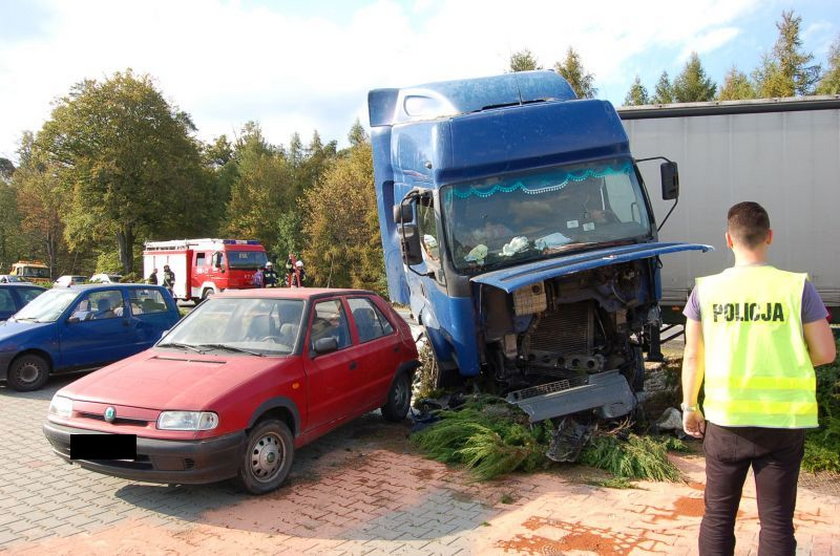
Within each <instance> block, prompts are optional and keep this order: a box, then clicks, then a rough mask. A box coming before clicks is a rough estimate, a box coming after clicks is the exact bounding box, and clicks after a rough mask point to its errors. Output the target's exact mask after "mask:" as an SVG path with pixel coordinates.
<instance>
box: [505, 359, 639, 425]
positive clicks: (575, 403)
mask: <svg viewBox="0 0 840 556" xmlns="http://www.w3.org/2000/svg"><path fill="white" fill-rule="evenodd" d="M506 400H507V401H508V403H511V404H514V405H517V406H519V408H520V409H522V411H524V412H525V413H527V414H528V416H529V417H530V421H531V422H532V423H535V422H537V421H542V420H545V419H550V418H552V417H560V416H563V415H570V414H572V413H577V412H578V411H586V410H587V409H597V411H598V415H599V417H601V418H602V419H614V418H616V417H621V416H622V415H627V414H628V413H630V412H631V411H633V409H634V408H635V407H636V396H635V395H634V394H633V391H632V390H631V389H630V385H629V384H628V383H627V379H625V378H624V376H623V375H622V374H621V373H619V371H606V372H603V373H598V374H593V375H589V377H588V380H587V381H586V383H585V384H582V385H577V386H576V385H572V384H571V383H570V382H569V381H567V380H561V381H558V382H550V383H548V384H542V385H540V386H534V387H531V388H526V389H524V390H517V391H515V392H511V393H510V394H508V395H507V398H506Z"/></svg>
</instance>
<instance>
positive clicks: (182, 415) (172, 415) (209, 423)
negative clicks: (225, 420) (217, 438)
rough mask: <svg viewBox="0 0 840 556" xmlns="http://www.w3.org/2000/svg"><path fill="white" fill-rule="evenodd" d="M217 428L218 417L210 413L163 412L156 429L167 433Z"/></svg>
mask: <svg viewBox="0 0 840 556" xmlns="http://www.w3.org/2000/svg"><path fill="white" fill-rule="evenodd" d="M218 426H219V416H218V415H216V414H215V413H213V412H212V411H164V412H162V413H161V414H160V415H159V416H158V420H157V428H159V429H162V430H169V431H209V430H212V429H215V428H216V427H218Z"/></svg>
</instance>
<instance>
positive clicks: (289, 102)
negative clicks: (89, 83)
mask: <svg viewBox="0 0 840 556" xmlns="http://www.w3.org/2000/svg"><path fill="white" fill-rule="evenodd" d="M785 10H793V11H794V12H795V13H796V14H797V15H799V16H801V17H802V24H801V35H800V37H801V38H802V41H803V48H804V50H805V51H806V52H811V53H813V54H814V56H815V62H818V63H821V64H822V65H823V67H826V60H827V56H828V52H829V47H830V45H831V44H832V42H833V41H835V40H837V39H838V37H840V2H838V1H837V0H831V1H829V0H799V1H791V0H787V1H782V0H688V1H686V0H681V1H676V2H675V1H673V0H667V1H665V0H663V1H658V0H650V1H648V0H637V1H635V2H626V1H606V0H601V1H597V0H596V1H584V2H568V1H565V0H545V1H543V0H518V1H516V2H511V1H509V0H508V1H504V2H502V1H498V0H317V1H313V0H306V1H304V0H239V1H222V0H73V1H70V0H0V157H3V158H8V159H10V160H12V161H13V162H16V161H17V160H18V156H17V152H16V151H17V149H18V147H19V145H20V139H21V136H22V134H23V132H24V131H32V132H33V133H37V132H38V130H40V129H41V126H42V125H43V124H44V122H45V121H47V120H48V119H49V118H50V114H51V111H52V109H53V106H54V102H55V100H56V99H59V98H61V97H62V96H65V95H66V94H67V93H68V92H69V91H70V90H71V88H72V86H73V85H74V84H76V83H78V82H80V81H82V80H84V79H96V80H100V81H104V80H107V79H108V78H109V77H110V76H112V75H113V74H114V73H115V72H118V71H125V70H126V69H128V68H131V69H132V70H133V71H134V72H135V74H148V75H150V76H151V77H152V78H153V81H154V83H155V86H156V87H157V88H158V90H159V91H161V93H162V94H163V96H164V97H165V98H166V99H167V101H168V102H169V103H170V104H171V105H173V106H176V107H177V108H178V109H180V110H183V111H185V112H187V113H188V114H190V115H191V116H192V119H193V122H194V123H195V125H196V126H197V128H198V131H197V136H198V138H200V139H201V140H203V141H211V140H213V139H215V138H216V137H218V136H220V135H222V134H225V135H227V137H228V138H229V139H234V138H235V137H236V136H237V135H238V134H239V133H240V131H241V129H242V126H243V125H244V124H245V123H246V122H248V121H256V122H257V123H259V125H260V127H261V129H262V131H263V135H264V136H265V138H266V139H267V140H268V141H269V142H270V143H272V144H274V145H287V144H288V142H289V139H290V138H291V136H292V134H293V133H295V132H297V133H299V134H300V136H301V138H302V140H303V142H304V144H306V143H308V142H309V140H310V139H311V138H312V134H313V132H314V131H315V130H317V131H318V133H319V135H320V136H321V139H322V141H324V142H328V141H331V140H336V141H338V143H339V146H345V145H346V144H347V134H348V131H349V130H350V128H351V126H352V125H353V123H354V122H355V121H356V119H357V118H358V119H359V121H360V122H361V123H362V124H363V125H365V126H366V127H367V125H368V114H367V104H366V103H367V92H368V91H369V90H371V89H375V88H380V87H405V86H412V85H418V84H422V83H429V82H434V81H441V80H449V79H459V78H470V77H481V76H488V75H495V74H500V73H504V72H505V71H506V70H507V68H508V67H509V62H510V56H511V54H513V53H514V52H517V51H521V50H523V49H528V50H530V51H531V52H532V53H533V54H534V55H535V57H536V58H537V60H538V61H539V63H540V64H541V65H542V66H543V67H547V68H548V67H552V66H553V65H554V63H555V62H557V61H562V60H563V59H564V58H565V55H566V51H567V50H568V48H569V47H572V48H574V49H575V50H576V51H577V52H578V53H579V54H580V56H581V60H582V62H583V65H584V68H585V69H586V71H587V72H588V73H592V74H594V76H595V87H597V88H598V94H597V97H598V98H602V99H606V100H609V101H611V102H612V103H613V104H615V105H616V106H618V105H621V104H622V102H623V100H624V97H625V95H626V94H627V91H628V90H629V89H630V86H631V84H632V82H633V79H634V78H635V76H636V75H638V76H639V77H640V79H641V80H642V84H643V85H645V86H646V87H647V88H648V90H649V91H650V92H653V89H654V87H655V85H656V82H657V80H658V79H659V76H660V74H661V73H662V72H663V71H667V72H668V74H669V76H670V77H671V78H672V79H673V78H674V77H675V76H676V75H678V74H679V73H680V72H681V71H682V69H683V67H684V66H685V63H686V61H687V59H688V57H689V55H690V54H691V52H692V51H694V52H697V53H698V55H699V56H700V60H701V62H702V64H703V67H704V69H705V70H706V72H707V75H708V76H709V77H711V78H712V79H713V80H714V81H715V82H717V83H718V84H720V83H722V82H723V78H724V75H725V74H726V72H727V71H728V70H729V69H730V68H731V67H733V66H735V67H737V68H738V69H740V70H741V71H744V72H745V73H747V74H749V73H750V72H752V70H753V69H755V68H756V67H757V66H758V65H759V63H760V61H761V58H762V55H763V54H766V53H768V52H769V51H770V49H772V47H773V43H774V42H775V40H776V37H777V36H778V32H777V29H776V23H777V22H778V21H780V20H781V14H782V12H783V11H785Z"/></svg>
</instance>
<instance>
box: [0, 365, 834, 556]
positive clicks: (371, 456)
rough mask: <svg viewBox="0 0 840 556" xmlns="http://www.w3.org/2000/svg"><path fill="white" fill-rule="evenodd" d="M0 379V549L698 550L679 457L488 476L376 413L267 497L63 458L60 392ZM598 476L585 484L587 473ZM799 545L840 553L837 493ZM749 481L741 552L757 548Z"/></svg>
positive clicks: (318, 449)
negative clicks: (433, 450) (430, 455)
mask: <svg viewBox="0 0 840 556" xmlns="http://www.w3.org/2000/svg"><path fill="white" fill-rule="evenodd" d="M70 380H71V379H67V378H65V379H62V380H52V381H51V382H50V383H49V384H48V385H47V388H46V389H44V390H41V391H38V392H33V393H18V392H13V391H10V390H8V389H6V388H5V387H4V386H0V407H2V410H3V416H4V421H5V422H4V425H5V426H4V427H2V429H0V553H3V554H6V553H8V554H31V555H36V554H38V555H41V554H68V555H70V554H103V555H105V554H107V555H112V554H240V553H252V554H315V555H321V554H324V555H335V556H344V555H348V556H349V555H366V554H370V555H380V554H398V555H399V554H406V555H408V554H411V555H415V554H424V555H425V554H432V555H434V554H441V555H470V554H481V555H483V554H534V555H546V554H603V555H643V554H668V555H670V554H677V555H681V554H685V555H689V554H694V553H696V549H695V546H696V536H697V528H698V524H699V521H700V517H701V515H702V511H703V509H702V508H703V506H702V488H703V487H702V480H703V461H702V458H700V457H697V456H692V457H680V458H676V459H675V462H676V463H677V464H678V465H679V466H680V468H681V470H682V471H683V473H684V474H685V476H686V478H687V481H686V482H685V483H679V484H665V483H648V482H643V483H639V484H638V485H637V488H634V489H627V490H615V489H606V488H600V487H597V486H593V485H592V484H591V481H592V479H593V478H596V477H598V476H599V474H598V472H597V471H594V470H589V469H587V468H584V467H581V466H557V467H555V468H553V469H551V470H549V471H547V472H544V473H538V474H533V475H514V476H509V477H506V478H503V479H499V480H494V481H490V482H485V483H477V482H474V481H472V480H471V479H470V477H469V475H468V474H466V473H464V472H463V471H460V470H458V469H454V468H449V467H447V466H445V465H442V464H439V463H437V462H433V461H429V460H426V459H424V458H422V457H421V456H419V455H418V454H417V453H416V452H415V451H414V449H413V448H412V446H411V444H410V443H409V442H408V440H407V438H406V437H407V433H408V429H407V426H406V425H405V424H396V425H395V424H389V423H385V422H384V421H383V420H382V419H381V417H380V416H379V415H378V414H377V413H372V414H369V415H366V416H364V417H362V418H360V419H358V420H356V421H355V422H353V423H351V424H349V425H346V426H344V427H342V428H341V429H339V430H337V431H334V432H333V433H331V434H329V435H327V436H325V437H323V438H321V439H319V440H318V441H316V442H315V443H313V444H311V445H309V446H307V447H305V448H303V449H301V450H299V451H298V453H297V457H296V462H295V464H294V466H293V469H292V474H291V476H290V480H289V481H288V483H287V484H286V485H284V486H283V487H282V488H281V489H279V490H278V491H276V492H274V493H271V494H269V495H266V496H261V497H251V496H246V495H244V494H241V493H239V492H238V491H237V490H235V489H234V488H233V487H232V486H230V485H228V484H226V483H221V484H216V485H206V486H182V487H170V486H167V485H153V484H144V483H133V482H131V481H126V480H123V479H117V478H112V477H107V476H104V475H98V474H96V473H92V472H88V471H85V470H83V469H80V468H78V467H76V466H72V465H68V464H65V463H64V462H62V461H61V460H60V459H59V458H58V457H56V456H54V455H53V454H52V453H51V451H50V448H49V444H48V443H47V441H46V439H44V437H43V435H42V433H41V424H42V422H43V420H44V417H45V415H46V411H47V406H48V404H49V399H50V398H51V397H52V394H53V393H54V392H55V391H56V390H57V389H58V388H60V387H61V386H63V385H64V384H67V383H68V382H69V381H70ZM588 481H589V482H588ZM796 526H797V537H798V540H799V548H798V551H797V554H799V555H800V556H801V555H814V556H823V555H832V554H834V555H836V556H840V497H838V496H833V495H829V494H824V493H817V492H814V491H812V490H809V489H806V488H801V489H800V495H799V504H798V509H797V514H796ZM757 534H758V521H757V511H756V507H755V493H754V490H753V489H752V488H751V487H750V486H749V485H748V486H747V488H746V490H745V497H744V501H743V503H742V507H741V515H740V518H739V521H738V530H737V536H738V543H739V544H738V548H737V550H736V554H739V555H741V556H751V555H753V554H755V550H756V542H757Z"/></svg>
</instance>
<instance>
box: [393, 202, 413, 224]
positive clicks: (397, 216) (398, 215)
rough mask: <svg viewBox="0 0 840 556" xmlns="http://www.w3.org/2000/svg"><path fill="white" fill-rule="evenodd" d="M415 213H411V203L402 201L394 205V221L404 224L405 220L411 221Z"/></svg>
mask: <svg viewBox="0 0 840 556" xmlns="http://www.w3.org/2000/svg"><path fill="white" fill-rule="evenodd" d="M413 218H414V215H413V214H412V213H411V205H409V204H403V203H400V204H399V205H397V206H395V207H394V223H395V224H402V223H403V222H411V220H412V219H413Z"/></svg>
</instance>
